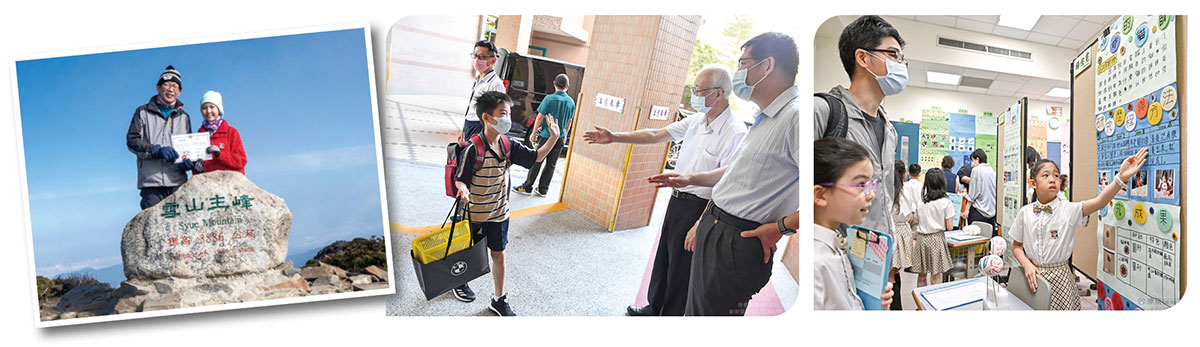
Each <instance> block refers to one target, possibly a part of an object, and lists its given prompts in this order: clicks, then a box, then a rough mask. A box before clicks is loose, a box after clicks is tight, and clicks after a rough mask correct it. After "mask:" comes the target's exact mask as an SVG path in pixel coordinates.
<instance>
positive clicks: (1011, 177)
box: [996, 98, 1029, 267]
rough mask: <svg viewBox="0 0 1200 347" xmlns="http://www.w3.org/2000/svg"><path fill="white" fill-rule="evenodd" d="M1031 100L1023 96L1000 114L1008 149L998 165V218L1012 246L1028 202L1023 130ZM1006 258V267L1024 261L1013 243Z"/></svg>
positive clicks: (1006, 238)
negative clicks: (1015, 222) (1016, 221)
mask: <svg viewBox="0 0 1200 347" xmlns="http://www.w3.org/2000/svg"><path fill="white" fill-rule="evenodd" d="M1028 102H1029V99H1028V98H1021V100H1019V101H1017V103H1015V104H1013V105H1012V106H1009V107H1008V109H1006V110H1004V113H1002V114H1000V117H1002V119H1003V122H1004V124H1001V127H1002V133H1003V136H1004V142H1003V146H1004V152H1003V156H1002V157H1001V158H998V159H999V162H998V163H997V164H998V165H1000V170H997V172H996V175H997V176H998V177H997V178H998V179H999V180H1000V182H1001V184H1000V185H999V188H1000V190H1001V192H1000V196H1001V199H1000V201H1001V206H998V210H999V212H1000V218H998V220H999V221H1000V226H1001V230H1003V231H1004V233H1003V235H1004V239H1005V241H1008V244H1009V245H1012V244H1013V242H1012V236H1010V235H1009V233H1008V232H1007V231H1008V230H1011V227H1012V223H1013V219H1015V218H1017V212H1019V211H1021V206H1024V205H1025V201H1024V200H1023V199H1022V195H1024V194H1023V192H1024V191H1025V187H1026V183H1025V170H1022V168H1023V167H1024V163H1025V159H1024V155H1025V144H1024V141H1023V139H1024V136H1023V135H1024V134H1023V133H1024V130H1025V129H1026V126H1025V121H1026V120H1027V117H1026V105H1027V103H1028ZM1003 258H1004V265H1006V266H1009V267H1016V266H1020V262H1018V261H1017V258H1016V257H1015V256H1013V255H1012V247H1011V246H1010V247H1008V250H1006V251H1005V252H1004V257H1003Z"/></svg>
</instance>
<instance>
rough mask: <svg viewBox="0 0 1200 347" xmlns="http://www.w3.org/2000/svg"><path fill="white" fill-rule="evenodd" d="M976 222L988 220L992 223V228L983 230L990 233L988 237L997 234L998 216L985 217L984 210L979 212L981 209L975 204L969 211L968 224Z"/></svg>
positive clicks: (987, 221)
mask: <svg viewBox="0 0 1200 347" xmlns="http://www.w3.org/2000/svg"><path fill="white" fill-rule="evenodd" d="M974 222H986V223H988V224H991V225H992V229H991V230H983V232H986V233H987V234H988V235H989V236H988V237H992V236H996V216H991V217H984V216H983V213H982V212H979V210H977V209H975V206H971V211H969V212H967V224H971V223H974Z"/></svg>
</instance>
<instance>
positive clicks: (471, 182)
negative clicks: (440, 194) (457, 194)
mask: <svg viewBox="0 0 1200 347" xmlns="http://www.w3.org/2000/svg"><path fill="white" fill-rule="evenodd" d="M502 136H504V138H503V139H501V141H509V151H511V153H510V154H509V158H508V160H507V161H505V160H504V157H503V156H501V154H500V153H499V151H498V150H493V149H492V148H490V147H488V146H487V144H486V141H484V142H485V143H484V146H485V147H488V148H485V151H484V157H483V165H481V166H480V167H479V169H478V170H474V168H473V166H475V157H476V156H477V155H478V153H477V152H478V150H476V149H475V144H474V143H471V144H468V145H467V147H466V148H465V149H464V151H465V152H464V153H463V155H462V156H461V158H462V164H460V165H459V167H458V174H457V175H456V176H457V180H458V181H461V182H464V183H466V184H467V189H468V190H469V191H470V193H471V202H470V204H468V206H469V211H470V212H471V213H470V220H471V222H472V223H481V222H503V221H505V220H508V192H509V189H508V187H509V175H508V168H509V166H510V165H520V166H524V167H529V166H531V165H533V162H534V161H535V160H536V159H537V152H536V151H534V150H532V149H529V147H525V145H522V144H521V143H519V142H517V141H514V140H513V139H512V138H510V137H508V136H507V135H502ZM473 170H474V171H473Z"/></svg>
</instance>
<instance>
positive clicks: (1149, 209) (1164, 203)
mask: <svg viewBox="0 0 1200 347" xmlns="http://www.w3.org/2000/svg"><path fill="white" fill-rule="evenodd" d="M1175 91H1176V84H1175V83H1171V84H1170V85H1168V86H1166V87H1163V88H1161V89H1159V90H1156V91H1153V92H1151V93H1150V94H1147V95H1144V96H1142V97H1139V98H1137V99H1136V101H1133V102H1130V103H1128V104H1125V105H1120V106H1118V107H1117V108H1115V109H1113V110H1110V111H1108V112H1105V113H1102V114H1100V115H1098V116H1097V117H1096V119H1097V122H1098V123H1099V122H1101V120H1103V123H1104V127H1103V130H1099V131H1097V132H1096V138H1097V141H1096V142H1097V148H1096V154H1097V163H1096V168H1097V169H1098V170H1100V173H1101V176H1100V180H1101V181H1102V182H1099V183H1107V182H1104V181H1106V180H1107V179H1113V178H1114V177H1116V172H1117V170H1118V169H1120V167H1121V162H1122V161H1123V160H1124V159H1125V158H1127V157H1129V156H1130V155H1133V154H1135V153H1137V151H1138V150H1140V149H1141V148H1143V147H1145V148H1149V149H1150V155H1149V156H1148V157H1147V158H1146V164H1145V165H1144V166H1143V167H1142V170H1141V171H1138V173H1137V174H1135V175H1134V176H1133V177H1132V178H1130V179H1129V181H1128V182H1126V183H1127V184H1129V190H1128V191H1124V192H1122V193H1121V194H1119V195H1118V197H1117V198H1116V199H1113V202H1112V203H1110V204H1109V205H1108V206H1107V207H1105V208H1104V209H1101V210H1100V212H1099V213H1100V225H1099V226H1098V227H1097V231H1096V232H1097V239H1098V240H1100V242H1099V243H1100V246H1101V247H1100V249H1101V251H1100V254H1099V255H1098V264H1103V266H1100V268H1101V269H1102V270H1103V271H1101V272H1100V273H1099V274H1098V277H1099V280H1100V283H1101V284H1103V285H1104V286H1105V291H1102V292H1100V293H1101V294H1102V295H1103V296H1102V297H1101V300H1102V301H1103V303H1102V304H1101V306H1102V307H1101V309H1113V310H1119V309H1126V310H1128V309H1165V308H1168V307H1171V306H1173V305H1174V304H1175V303H1176V302H1178V301H1179V283H1178V281H1177V279H1178V278H1179V266H1178V260H1179V259H1180V243H1179V241H1180V230H1181V225H1180V224H1179V212H1180V208H1179V195H1180V189H1181V184H1180V183H1181V182H1180V181H1179V179H1180V178H1181V176H1180V172H1179V168H1180V167H1179V164H1180V159H1181V155H1180V154H1181V152H1180V150H1181V148H1180V123H1179V117H1178V116H1171V115H1177V114H1178V111H1179V101H1178V100H1175V99H1174V96H1173V95H1174V93H1175ZM1168 97H1170V100H1165V99H1167V98H1168ZM1145 105H1149V106H1145ZM1164 114H1166V115H1165V116H1164ZM1122 118H1123V119H1122ZM1129 124H1133V125H1132V126H1130V125H1129ZM1098 128H1099V126H1098ZM1100 188H1101V187H1100V186H1099V185H1098V186H1097V189H1100ZM1097 288H1098V289H1097V290H1099V288H1100V285H1099V284H1098V285H1097Z"/></svg>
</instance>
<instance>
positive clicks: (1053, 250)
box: [1009, 199, 1088, 265]
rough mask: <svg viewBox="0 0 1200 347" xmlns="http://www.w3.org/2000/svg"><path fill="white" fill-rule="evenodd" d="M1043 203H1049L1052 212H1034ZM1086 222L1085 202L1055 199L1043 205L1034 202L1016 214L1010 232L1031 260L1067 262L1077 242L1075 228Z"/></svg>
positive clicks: (1044, 263)
mask: <svg viewBox="0 0 1200 347" xmlns="http://www.w3.org/2000/svg"><path fill="white" fill-rule="evenodd" d="M1043 206H1050V209H1051V210H1052V211H1051V212H1034V209H1040V208H1042V207H1043ZM1087 223H1088V219H1087V218H1085V217H1084V216H1083V203H1080V202H1070V201H1066V200H1062V199H1054V200H1051V201H1050V203H1049V204H1045V205H1043V204H1042V203H1040V202H1037V201H1034V202H1033V203H1031V204H1028V205H1025V207H1022V208H1021V212H1018V213H1017V218H1016V219H1014V220H1013V224H1012V230H1010V231H1009V234H1010V235H1012V238H1013V241H1016V242H1020V243H1022V247H1023V248H1024V249H1025V257H1027V258H1029V261H1031V262H1033V263H1034V264H1035V265H1049V264H1056V263H1061V262H1064V261H1067V258H1069V257H1070V256H1071V251H1072V250H1073V249H1074V245H1075V227H1082V226H1087Z"/></svg>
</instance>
